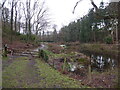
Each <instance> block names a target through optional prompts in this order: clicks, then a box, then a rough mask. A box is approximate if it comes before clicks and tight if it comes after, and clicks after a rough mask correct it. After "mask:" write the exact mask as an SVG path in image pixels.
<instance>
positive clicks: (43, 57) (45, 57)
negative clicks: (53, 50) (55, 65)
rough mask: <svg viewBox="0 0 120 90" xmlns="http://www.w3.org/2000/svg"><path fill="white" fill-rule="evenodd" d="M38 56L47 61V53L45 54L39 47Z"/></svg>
mask: <svg viewBox="0 0 120 90" xmlns="http://www.w3.org/2000/svg"><path fill="white" fill-rule="evenodd" d="M38 53H39V58H40V57H41V58H42V59H43V60H44V61H46V62H47V61H48V59H49V58H48V55H47V53H46V52H45V51H44V50H42V49H39V52H38Z"/></svg>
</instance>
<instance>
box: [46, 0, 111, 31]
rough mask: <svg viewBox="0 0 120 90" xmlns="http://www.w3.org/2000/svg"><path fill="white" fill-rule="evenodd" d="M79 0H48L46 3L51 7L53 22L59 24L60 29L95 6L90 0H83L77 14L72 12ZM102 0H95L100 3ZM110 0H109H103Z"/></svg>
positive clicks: (106, 0) (105, 0)
mask: <svg viewBox="0 0 120 90" xmlns="http://www.w3.org/2000/svg"><path fill="white" fill-rule="evenodd" d="M77 1H79V0H46V5H47V7H48V8H49V13H50V15H51V16H50V17H51V18H52V21H53V22H52V23H54V24H56V25H57V26H58V28H57V29H58V30H59V29H60V28H61V27H62V26H64V25H68V24H69V23H70V22H71V21H74V20H76V19H77V18H80V17H82V16H83V15H85V14H87V12H88V10H89V9H90V8H92V7H93V6H92V5H91V3H90V0H83V1H81V2H80V3H79V4H78V6H77V7H76V10H75V14H73V13H72V11H73V8H74V6H75V4H76V2H77ZM101 1H102V0H94V2H95V4H97V5H99V4H100V2H101ZM103 1H104V2H108V1H109V0H103Z"/></svg>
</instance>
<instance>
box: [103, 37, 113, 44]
mask: <svg viewBox="0 0 120 90" xmlns="http://www.w3.org/2000/svg"><path fill="white" fill-rule="evenodd" d="M104 41H105V43H106V44H112V37H111V36H107V37H105V39H104Z"/></svg>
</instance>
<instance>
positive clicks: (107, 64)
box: [91, 55, 115, 71]
mask: <svg viewBox="0 0 120 90" xmlns="http://www.w3.org/2000/svg"><path fill="white" fill-rule="evenodd" d="M91 67H92V71H93V70H97V71H106V70H109V69H114V67H115V61H114V60H113V59H110V58H104V57H103V56H94V55H91Z"/></svg>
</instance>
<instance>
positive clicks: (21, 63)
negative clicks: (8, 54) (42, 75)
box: [2, 57, 28, 88]
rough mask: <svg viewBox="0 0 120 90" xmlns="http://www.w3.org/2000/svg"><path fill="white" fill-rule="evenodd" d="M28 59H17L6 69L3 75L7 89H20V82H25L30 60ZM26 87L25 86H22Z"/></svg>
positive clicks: (3, 83)
mask: <svg viewBox="0 0 120 90" xmlns="http://www.w3.org/2000/svg"><path fill="white" fill-rule="evenodd" d="M21 59H22V60H21ZM25 59H26V58H25V57H23V58H17V60H16V61H14V62H13V63H12V64H11V65H9V66H8V67H6V68H5V70H4V71H3V72H2V73H3V75H2V76H3V77H2V78H3V82H2V85H3V87H5V88H10V87H18V86H19V85H21V84H20V82H19V80H21V81H23V80H24V79H25V78H24V76H25V74H26V73H25V72H26V71H25V68H26V64H27V63H28V60H25ZM22 86H23V87H24V84H22Z"/></svg>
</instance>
